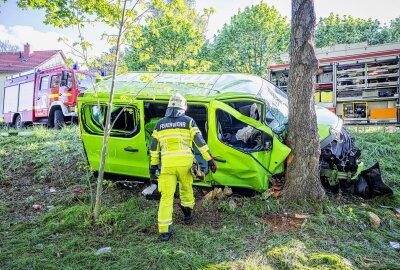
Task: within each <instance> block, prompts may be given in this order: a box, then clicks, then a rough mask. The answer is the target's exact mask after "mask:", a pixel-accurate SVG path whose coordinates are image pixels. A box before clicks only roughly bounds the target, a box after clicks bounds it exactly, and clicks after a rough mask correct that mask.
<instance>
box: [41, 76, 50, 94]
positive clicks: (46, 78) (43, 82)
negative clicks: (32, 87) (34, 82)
mask: <svg viewBox="0 0 400 270" xmlns="http://www.w3.org/2000/svg"><path fill="white" fill-rule="evenodd" d="M47 89H49V76H44V77H42V78H41V79H40V91H42V90H47Z"/></svg>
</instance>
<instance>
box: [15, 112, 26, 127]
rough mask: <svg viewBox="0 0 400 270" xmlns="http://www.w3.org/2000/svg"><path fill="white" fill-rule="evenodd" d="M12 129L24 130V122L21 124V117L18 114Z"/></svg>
mask: <svg viewBox="0 0 400 270" xmlns="http://www.w3.org/2000/svg"><path fill="white" fill-rule="evenodd" d="M14 127H15V128H16V129H22V128H24V122H22V118H21V115H20V114H18V115H17V117H15V121H14Z"/></svg>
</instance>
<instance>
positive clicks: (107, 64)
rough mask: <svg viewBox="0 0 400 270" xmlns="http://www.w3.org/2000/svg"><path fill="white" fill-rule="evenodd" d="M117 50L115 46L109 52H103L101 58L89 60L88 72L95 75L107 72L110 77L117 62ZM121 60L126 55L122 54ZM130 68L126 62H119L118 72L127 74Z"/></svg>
mask: <svg viewBox="0 0 400 270" xmlns="http://www.w3.org/2000/svg"><path fill="white" fill-rule="evenodd" d="M115 50H116V47H115V46H113V47H111V48H110V50H109V52H103V53H102V54H101V55H100V56H97V57H92V58H91V59H89V65H88V70H89V72H91V73H94V74H101V73H102V72H105V74H106V75H110V74H112V73H113V64H114V62H115ZM119 58H120V59H123V58H124V54H123V53H120V54H119ZM127 70H128V67H127V65H126V62H125V61H119V63H118V72H119V73H126V72H127Z"/></svg>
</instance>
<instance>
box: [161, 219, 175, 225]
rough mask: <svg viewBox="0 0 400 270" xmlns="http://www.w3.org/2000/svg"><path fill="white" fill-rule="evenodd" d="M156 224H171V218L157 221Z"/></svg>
mask: <svg viewBox="0 0 400 270" xmlns="http://www.w3.org/2000/svg"><path fill="white" fill-rule="evenodd" d="M158 224H159V225H171V224H172V220H168V221H159V222H158Z"/></svg>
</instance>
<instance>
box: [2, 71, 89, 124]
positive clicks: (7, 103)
mask: <svg viewBox="0 0 400 270" xmlns="http://www.w3.org/2000/svg"><path fill="white" fill-rule="evenodd" d="M93 82H95V76H94V75H93V74H90V73H87V72H83V71H80V70H74V69H67V68H66V67H64V66H60V67H56V68H51V69H47V70H43V71H40V70H37V71H35V72H31V73H29V72H26V73H21V74H18V75H17V76H15V75H14V76H12V77H11V78H9V79H8V80H7V81H6V82H5V83H4V100H3V102H4V121H5V122H6V123H8V124H11V125H14V126H15V127H16V128H22V127H23V126H24V125H25V124H27V123H42V124H47V125H48V126H50V127H56V128H59V127H60V126H62V125H64V123H65V122H69V121H73V119H74V117H76V116H77V111H76V98H77V96H78V94H79V93H80V92H82V91H85V90H86V89H87V88H88V87H90V86H91V84H92V83H93ZM75 119H76V118H75Z"/></svg>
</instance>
